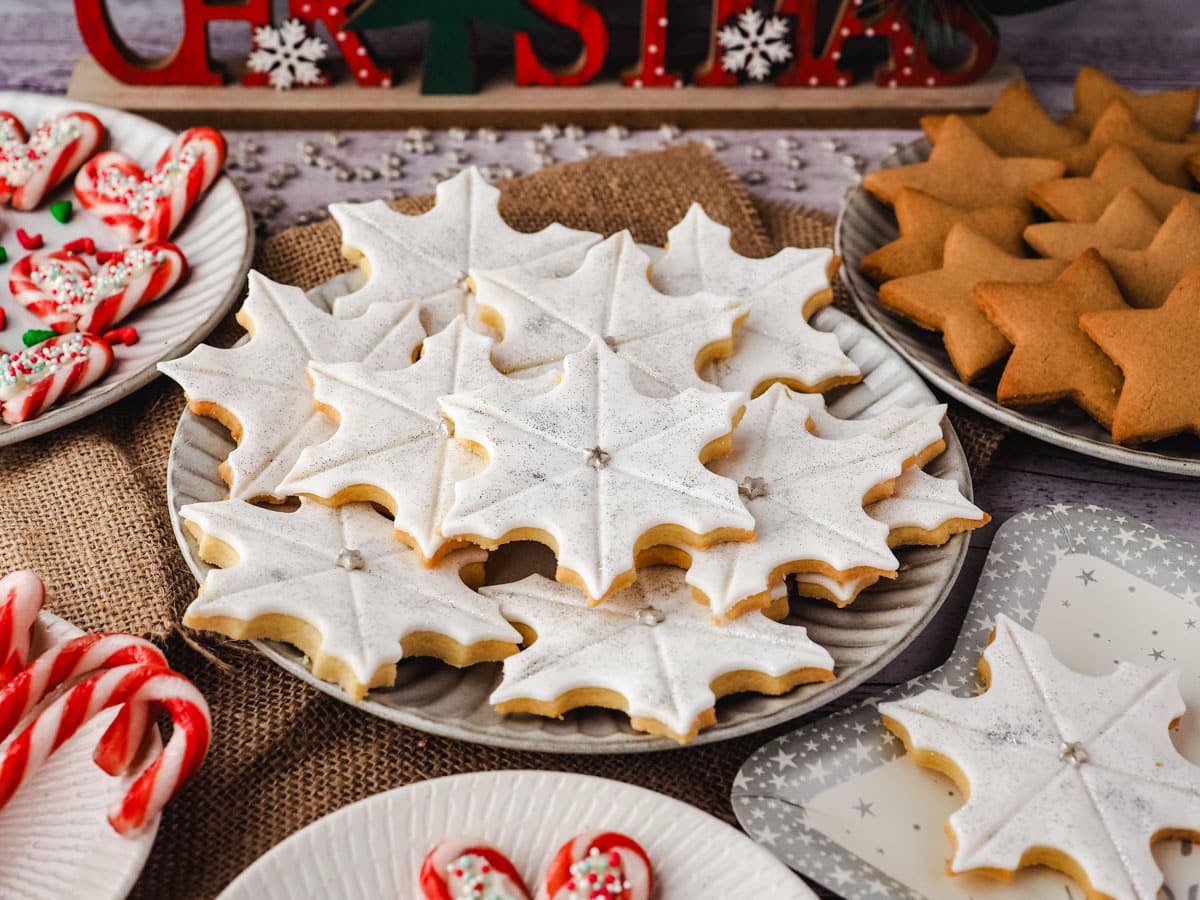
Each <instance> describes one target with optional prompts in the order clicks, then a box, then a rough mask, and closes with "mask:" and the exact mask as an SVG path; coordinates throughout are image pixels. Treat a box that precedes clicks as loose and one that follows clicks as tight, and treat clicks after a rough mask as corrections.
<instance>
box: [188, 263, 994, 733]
mask: <svg viewBox="0 0 1200 900" xmlns="http://www.w3.org/2000/svg"><path fill="white" fill-rule="evenodd" d="M345 284H346V282H344V281H342V282H339V283H331V284H329V285H324V286H322V287H320V288H317V289H315V290H314V291H312V292H310V295H309V296H310V299H312V300H313V302H315V303H317V304H318V305H322V304H327V302H328V299H329V298H330V297H331V296H336V295H337V294H338V293H344V292H345V291H344V287H345ZM813 323H814V324H815V325H816V326H817V327H819V328H823V329H825V330H827V331H832V332H834V333H835V334H836V335H837V336H838V339H839V341H840V343H841V346H842V349H843V350H845V351H846V353H848V354H849V356H850V357H851V358H852V359H853V360H854V361H855V362H856V363H858V365H859V368H860V369H862V371H863V372H864V376H865V377H864V379H863V381H862V382H861V383H860V384H857V385H852V386H849V387H846V388H840V389H838V390H836V391H832V392H830V394H829V395H828V396H827V399H828V400H829V403H830V409H831V410H832V411H833V412H834V413H835V414H836V415H839V416H841V417H843V418H849V419H853V418H858V417H860V416H871V415H876V414H878V413H879V412H881V411H882V410H884V409H886V408H887V407H890V406H894V405H917V404H923V403H932V402H934V397H933V395H932V394H931V393H930V391H929V389H928V388H927V387H925V385H924V383H923V382H922V381H921V379H920V378H919V377H918V376H917V375H916V373H915V372H913V371H912V369H910V368H909V367H908V366H907V365H905V363H904V361H903V360H901V359H900V357H899V356H897V355H896V354H895V353H894V352H893V351H892V350H890V349H888V347H887V346H886V345H885V344H884V343H883V342H882V341H880V340H879V338H877V337H876V336H875V335H874V334H872V333H871V331H870V330H869V329H867V328H865V327H864V326H862V325H860V324H859V323H858V322H856V321H855V320H854V319H851V318H850V317H849V316H846V315H844V314H843V313H840V312H838V311H837V310H835V309H832V308H829V309H824V310H822V311H821V312H819V313H818V314H817V315H816V316H815V317H814V318H813ZM944 431H945V439H946V446H947V450H946V452H945V453H943V454H942V455H941V456H940V457H938V458H937V459H936V460H935V461H934V462H933V463H931V464H930V465H929V466H927V467H926V469H927V471H929V472H931V473H932V474H935V475H941V476H947V477H951V478H954V479H956V480H957V481H958V484H959V486H960V488H961V489H962V490H963V491H964V493H966V494H967V496H970V495H971V479H970V473H969V471H968V469H967V462H966V458H965V457H964V456H963V452H962V447H961V446H960V445H959V443H958V439H957V437H955V435H954V431H953V429H951V428H950V425H949V423H947V424H945V425H944ZM233 447H234V444H233V441H232V439H231V438H230V436H229V432H228V431H227V430H226V429H225V428H224V427H223V426H221V425H220V424H218V423H216V422H214V421H213V420H211V419H202V418H200V417H199V416H195V415H193V414H192V413H190V412H188V411H186V410H185V411H184V414H183V417H182V419H181V420H180V422H179V427H178V429H177V430H176V432H175V439H174V442H173V443H172V445H171V458H170V461H169V463H168V470H167V493H168V502H169V505H170V513H171V522H172V525H173V527H174V529H175V537H176V539H177V540H178V541H179V546H180V548H181V549H182V550H183V555H184V557H185V559H186V560H187V562H188V565H189V566H190V567H191V570H192V572H193V574H194V575H195V576H196V579H197V580H198V581H203V580H204V577H205V574H206V573H207V571H208V569H209V566H208V565H207V564H205V563H204V562H203V561H202V560H201V559H200V557H199V555H198V553H197V547H196V542H195V540H193V539H192V537H191V536H190V535H188V534H187V533H186V532H185V531H184V530H183V529H182V528H181V525H180V519H179V510H180V508H181V507H183V506H185V505H187V504H189V503H200V502H205V501H213V500H223V499H225V498H226V497H227V496H228V489H227V487H226V485H225V482H223V481H222V480H221V477H220V474H219V473H218V466H219V465H220V464H221V463H222V462H223V461H224V460H225V458H226V457H227V456H228V455H229V453H230V452H231V451H232V450H233ZM967 543H968V541H967V536H966V535H960V536H958V537H956V538H954V539H953V540H951V541H950V543H948V544H946V545H945V546H943V547H932V548H930V547H921V548H910V549H907V550H902V551H900V554H899V556H900V562H901V568H902V572H901V574H900V577H899V578H897V579H896V580H894V581H886V580H884V581H881V582H880V583H879V584H878V585H876V587H875V588H872V589H871V590H869V591H867V592H865V593H864V594H863V595H862V596H861V597H860V598H859V599H858V600H857V601H856V602H855V603H854V604H853V605H852V606H850V607H847V608H846V609H837V608H836V607H834V606H832V605H831V604H826V603H821V602H805V603H802V604H801V603H797V604H795V606H796V611H795V612H794V613H793V615H792V616H791V617H790V618H789V619H788V621H789V622H793V623H797V624H803V625H805V626H806V627H807V628H808V629H809V633H810V635H811V636H812V637H813V639H814V640H816V641H817V642H818V643H820V644H822V645H823V646H825V647H826V648H827V649H828V650H829V652H830V653H831V654H832V655H833V657H834V660H835V662H836V670H835V671H836V672H837V678H836V679H835V680H834V681H832V682H827V683H823V684H813V685H805V686H802V687H799V688H796V689H795V690H793V691H791V692H789V693H787V694H785V695H783V696H781V697H764V696H761V695H758V694H740V695H735V696H730V697H725V698H723V699H722V700H720V701H719V702H718V703H717V724H716V725H715V726H713V727H711V728H708V729H705V730H704V731H702V732H700V735H699V736H698V737H697V738H696V740H695V741H694V742H693V745H695V744H705V743H710V742H714V741H721V740H726V739H728V738H732V737H737V736H739V735H743V734H749V733H751V732H755V731H761V730H763V729H765V728H769V727H771V726H773V725H777V724H779V723H781V722H786V721H789V720H791V719H794V718H796V717H797V716H801V715H804V714H805V713H808V712H811V711H812V710H814V709H817V708H818V707H821V706H824V705H825V704H826V703H829V702H830V701H831V700H833V699H835V698H837V697H840V696H841V695H842V694H844V693H846V692H847V691H849V690H851V689H852V688H854V687H855V686H857V685H859V684H861V683H862V682H864V681H866V680H867V679H868V678H870V677H871V676H872V675H873V674H875V673H876V672H878V671H879V670H880V669H881V668H883V667H884V666H885V665H887V664H888V663H889V662H890V661H891V660H892V659H894V658H895V657H896V656H897V654H899V653H900V651H902V650H903V649H904V648H905V647H906V646H908V644H909V643H910V642H911V641H912V640H913V638H915V637H916V636H917V634H919V633H920V631H921V630H922V629H923V628H924V627H925V625H926V623H927V622H928V621H929V620H930V619H931V618H932V617H933V615H934V613H936V612H937V610H938V609H939V607H940V606H941V605H942V602H943V601H944V600H945V599H946V596H947V594H948V593H949V591H950V586H951V585H952V584H953V583H954V579H955V577H956V576H957V575H958V570H959V567H960V566H961V565H962V561H963V558H964V556H965V555H966V551H967ZM530 546H531V545H523V544H514V545H510V546H509V547H507V548H502V549H501V550H500V551H497V553H496V554H494V555H493V557H492V561H491V562H490V563H489V581H490V582H491V583H496V582H499V581H512V580H515V579H517V578H521V577H522V576H524V575H525V574H528V572H529V571H531V570H536V569H537V568H538V566H537V562H538V560H540V561H541V562H542V563H543V564H544V563H545V562H547V561H548V560H549V555H548V552H547V551H544V550H541V548H539V550H540V552H541V555H540V556H539V557H537V558H536V559H535V558H531V557H533V554H532V552H531V551H530V549H529V548H530ZM522 554H525V555H523V556H522ZM542 571H543V572H545V569H542ZM552 573H553V569H552V568H550V571H549V573H547V574H552ZM256 644H257V646H258V647H259V649H260V650H262V652H263V653H265V654H266V655H267V656H268V657H270V658H271V659H273V660H274V661H275V662H277V663H279V665H281V666H283V667H284V668H285V669H287V670H288V671H289V672H291V673H292V674H293V675H295V676H296V677H297V678H301V679H303V680H304V681H307V682H308V683H309V684H311V685H312V686H313V687H315V688H317V689H318V690H321V691H324V692H325V693H327V694H329V695H331V696H334V697H337V698H338V699H341V700H346V701H347V702H351V701H349V698H347V697H346V695H345V694H344V693H343V692H342V690H341V689H340V688H339V687H337V685H333V684H329V683H327V682H324V681H321V680H319V679H317V678H314V677H313V675H312V673H311V672H310V671H309V669H308V668H307V666H306V663H305V659H304V657H303V655H302V654H301V653H300V652H299V651H297V650H296V649H294V648H292V647H289V646H287V645H284V644H280V643H276V642H272V641H258V642H256ZM499 674H500V666H499V664H497V663H492V664H485V665H478V666H473V667H471V668H469V669H455V668H453V667H451V666H448V665H445V664H443V663H441V662H438V661H437V660H431V659H408V660H403V661H401V663H400V665H399V667H398V673H397V679H396V684H395V686H394V687H392V688H389V689H379V690H374V691H371V692H370V693H369V694H368V695H367V697H366V698H365V699H364V700H362V701H361V702H359V703H358V704H357V706H358V707H359V708H360V709H362V710H363V711H364V712H368V713H371V714H372V715H376V716H381V717H383V718H385V719H390V720H392V721H395V722H400V723H402V724H404V725H409V726H411V727H413V728H419V729H421V730H423V731H428V732H432V733H434V734H441V735H446V736H448V737H453V738H457V739H460V740H468V741H476V742H478V743H483V744H491V745H493V746H498V747H509V748H513V749H521V750H541V751H546V752H551V753H631V752H639V751H649V750H666V749H671V748H674V747H676V746H678V745H676V744H675V743H674V742H673V741H671V740H669V739H667V738H660V737H654V736H651V735H647V734H643V733H640V732H636V731H634V730H633V729H632V728H631V727H630V726H629V722H628V719H627V717H626V716H625V715H624V714H623V713H618V712H613V711H610V710H603V709H583V710H576V711H573V712H571V713H568V714H567V715H566V716H565V717H563V718H562V719H545V718H541V717H539V716H529V715H512V716H502V715H500V714H499V713H497V712H496V711H495V710H493V709H492V707H491V706H489V705H488V702H487V698H488V695H489V694H490V693H491V691H492V689H493V688H494V687H495V685H496V684H497V682H498V681H499Z"/></svg>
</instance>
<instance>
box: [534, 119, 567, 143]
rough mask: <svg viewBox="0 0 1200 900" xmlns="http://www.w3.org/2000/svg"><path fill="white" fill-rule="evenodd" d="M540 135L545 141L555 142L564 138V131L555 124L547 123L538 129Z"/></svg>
mask: <svg viewBox="0 0 1200 900" xmlns="http://www.w3.org/2000/svg"><path fill="white" fill-rule="evenodd" d="M538 134H540V135H541V136H542V139H543V140H547V141H553V140H557V139H558V138H559V137H561V136H562V129H561V128H559V127H558V126H557V125H555V124H554V123H553V122H547V123H546V124H545V125H543V126H542V127H541V128H539V129H538Z"/></svg>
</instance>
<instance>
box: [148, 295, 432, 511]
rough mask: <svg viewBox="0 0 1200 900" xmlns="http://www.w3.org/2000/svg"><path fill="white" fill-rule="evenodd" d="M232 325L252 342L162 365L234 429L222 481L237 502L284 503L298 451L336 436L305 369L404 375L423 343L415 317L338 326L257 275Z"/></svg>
mask: <svg viewBox="0 0 1200 900" xmlns="http://www.w3.org/2000/svg"><path fill="white" fill-rule="evenodd" d="M238 321H239V322H241V323H242V324H243V325H244V326H246V327H247V328H250V329H251V330H252V332H253V337H252V338H251V339H250V340H249V341H247V342H246V343H244V344H242V345H240V346H238V347H233V348H232V349H228V350H221V349H217V348H216V347H208V346H200V347H197V348H196V349H195V350H193V351H192V352H191V353H189V354H188V355H187V356H185V357H183V358H181V359H177V360H173V361H171V362H165V363H160V364H159V369H160V370H161V371H163V372H165V373H166V374H167V375H169V376H170V377H171V378H173V379H175V381H177V382H179V384H180V385H181V386H182V387H183V389H184V391H185V393H186V394H187V396H188V400H189V402H190V403H192V404H193V405H196V404H215V405H217V406H219V407H221V408H222V409H224V410H226V411H227V412H228V414H229V415H232V416H233V417H234V418H235V419H236V420H237V421H238V422H239V423H240V425H241V436H240V439H239V440H238V446H237V449H236V450H234V451H233V452H232V453H231V454H230V455H229V459H228V460H227V463H226V468H225V472H224V474H225V475H226V480H227V481H228V482H229V495H230V497H231V498H233V499H235V500H237V499H242V500H251V499H254V498H262V497H265V498H273V499H278V500H282V499H283V498H284V497H285V496H286V494H285V493H282V492H280V490H279V483H280V482H281V481H282V480H283V479H284V477H285V476H286V475H287V473H288V472H289V471H290V470H291V468H292V466H294V465H295V463H296V460H297V459H298V458H299V456H300V452H301V450H303V449H304V448H305V447H308V446H311V445H314V444H317V443H320V442H321V441H323V440H325V439H326V438H328V437H329V436H330V435H331V434H332V433H333V428H334V426H333V423H332V422H331V421H330V419H329V418H328V417H327V416H326V415H325V414H323V413H322V412H320V411H319V410H317V409H316V408H315V407H314V406H313V400H312V387H311V386H310V385H309V383H308V379H307V377H305V369H306V367H307V366H308V364H309V362H310V361H312V362H317V363H322V362H331V363H332V362H362V363H364V364H365V365H368V366H371V367H373V368H380V369H396V368H402V367H404V366H407V365H409V364H410V363H411V362H412V358H413V353H414V352H415V351H416V349H417V347H418V346H419V345H420V343H421V341H422V340H423V339H424V337H425V332H424V330H423V329H422V328H421V323H420V322H419V321H418V319H417V315H416V311H415V310H412V309H409V308H406V307H404V306H402V305H397V304H381V305H378V306H375V307H373V308H371V309H370V310H368V311H367V312H366V314H365V315H363V316H360V317H359V318H357V319H349V320H342V319H335V318H333V317H332V316H330V315H328V314H327V313H324V312H322V311H321V310H319V309H317V308H316V306H314V305H313V304H312V303H310V302H309V301H308V299H307V298H306V297H305V296H304V293H303V291H301V290H300V289H299V288H294V287H289V286H286V285H281V284H276V283H275V282H273V281H271V280H270V279H268V278H265V277H264V276H262V275H260V274H258V273H257V272H251V273H250V288H249V294H248V295H247V297H246V303H245V305H244V306H243V307H242V310H241V312H239V313H238Z"/></svg>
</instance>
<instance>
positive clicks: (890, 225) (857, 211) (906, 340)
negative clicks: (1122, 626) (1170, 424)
mask: <svg viewBox="0 0 1200 900" xmlns="http://www.w3.org/2000/svg"><path fill="white" fill-rule="evenodd" d="M928 158H929V142H928V141H927V140H926V139H924V138H922V139H921V140H918V141H915V142H913V143H911V144H908V145H906V146H904V147H901V148H900V149H899V150H897V151H896V152H895V153H893V154H892V155H891V156H889V157H887V158H886V159H885V160H884V161H883V164H882V165H883V167H884V168H891V167H892V166H904V165H908V164H910V163H916V162H923V161H924V160H926V159H928ZM897 235H898V231H897V226H896V218H895V216H894V215H892V211H891V210H890V209H889V208H888V207H887V206H885V205H883V204H882V203H880V202H879V201H878V200H876V199H875V198H874V197H872V196H871V194H870V193H868V192H867V190H866V189H864V188H863V187H862V186H861V185H859V186H857V187H855V188H854V189H853V190H851V191H850V193H849V194H848V195H847V197H846V202H845V205H843V207H842V213H841V215H840V216H839V217H838V222H837V230H836V232H835V235H834V251H835V252H836V253H838V254H840V255H841V257H842V259H843V261H844V265H843V266H842V267H841V278H842V282H843V283H844V284H845V285H846V288H847V289H848V290H849V291H850V296H851V297H852V298H853V299H854V304H855V306H857V307H858V310H859V312H860V313H861V314H862V316H863V318H864V319H865V320H866V321H867V322H868V324H870V326H871V327H872V328H874V329H875V331H877V332H878V333H879V335H880V337H882V338H883V339H884V340H885V341H887V342H888V344H890V345H891V346H892V347H893V348H894V349H895V350H896V351H897V352H899V353H900V354H901V355H902V356H903V357H904V358H905V359H907V360H908V361H909V362H910V363H911V364H912V365H913V367H914V368H915V369H916V370H917V371H918V372H920V373H921V374H922V375H924V376H925V377H926V378H928V379H929V380H930V381H931V382H933V384H934V385H936V386H937V387H938V388H940V389H941V390H943V391H945V392H946V393H947V394H948V395H950V396H951V397H953V398H954V399H955V400H959V401H961V402H962V403H965V404H966V405H967V406H969V407H971V408H972V409H974V410H976V411H978V412H980V413H982V414H983V415H985V416H987V417H988V418H989V419H994V420H995V421H997V422H1000V423H1002V424H1004V425H1008V426H1009V427H1010V428H1014V429H1016V430H1017V431H1021V432H1024V433H1025V434H1029V435H1032V436H1033V437H1036V438H1040V439H1041V440H1043V441H1046V442H1047V443H1051V444H1055V445H1057V446H1059V447H1065V448H1066V449H1068V450H1074V451H1075V452H1077V453H1082V454H1085V455H1086V456H1094V457H1096V458H1097V459H1104V460H1108V461H1110V462H1116V463H1122V464H1123V465H1127V466H1136V467H1137V468H1139V469H1150V470H1151V471H1155V472H1170V473H1173V474H1177V475H1191V476H1193V477H1200V441H1197V440H1195V439H1194V438H1190V437H1180V438H1173V439H1171V440H1167V441H1160V442H1158V443H1156V444H1152V445H1150V449H1138V450H1134V449H1131V448H1129V447H1121V446H1118V445H1117V444H1114V443H1113V442H1112V438H1111V436H1110V435H1109V433H1108V432H1107V431H1105V430H1104V429H1103V428H1102V427H1101V426H1100V425H1098V424H1097V423H1096V422H1095V421H1093V420H1092V419H1091V418H1090V417H1089V416H1087V415H1086V414H1084V413H1083V412H1081V411H1080V410H1078V409H1076V408H1075V407H1074V406H1072V405H1070V404H1067V403H1063V404H1055V405H1053V406H1044V407H1026V408H1024V409H1012V408H1009V407H1007V406H1001V405H1000V404H999V403H998V402H997V401H996V380H997V376H996V375H995V374H993V375H991V376H990V378H989V377H984V378H982V379H980V380H979V381H978V382H976V383H975V384H974V385H966V384H963V383H962V382H961V381H960V380H959V378H958V375H957V374H956V373H955V371H954V367H953V366H952V365H951V364H950V358H949V356H947V355H946V351H945V350H944V349H943V347H942V341H941V336H940V335H937V334H933V333H931V332H928V331H925V330H924V329H922V328H918V327H917V326H916V325H913V324H912V323H911V322H909V321H907V320H905V319H902V318H900V317H899V316H895V315H892V313H890V312H888V310H886V309H884V308H883V307H882V306H881V305H880V303H879V292H878V291H877V290H876V288H875V285H873V284H872V283H871V282H870V280H869V279H868V278H867V277H866V276H865V275H863V274H862V272H861V271H859V268H858V264H859V262H860V261H861V260H862V258H863V257H864V256H866V255H867V254H868V253H870V252H871V251H873V250H876V249H878V248H879V247H881V246H883V245H884V244H886V243H888V242H889V241H893V240H895V239H896V237H897Z"/></svg>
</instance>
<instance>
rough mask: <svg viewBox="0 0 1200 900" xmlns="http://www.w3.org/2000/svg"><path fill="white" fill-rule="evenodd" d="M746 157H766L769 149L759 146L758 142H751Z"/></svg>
mask: <svg viewBox="0 0 1200 900" xmlns="http://www.w3.org/2000/svg"><path fill="white" fill-rule="evenodd" d="M746 158H747V159H766V158H767V151H766V150H764V149H763V148H762V147H760V146H758V144H751V145H750V146H749V147H747V148H746Z"/></svg>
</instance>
